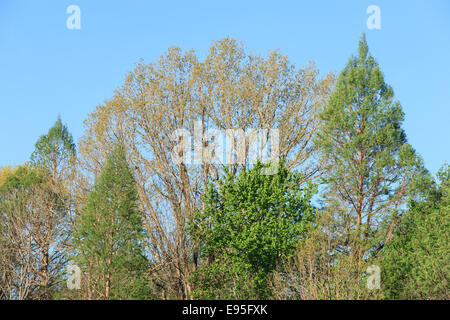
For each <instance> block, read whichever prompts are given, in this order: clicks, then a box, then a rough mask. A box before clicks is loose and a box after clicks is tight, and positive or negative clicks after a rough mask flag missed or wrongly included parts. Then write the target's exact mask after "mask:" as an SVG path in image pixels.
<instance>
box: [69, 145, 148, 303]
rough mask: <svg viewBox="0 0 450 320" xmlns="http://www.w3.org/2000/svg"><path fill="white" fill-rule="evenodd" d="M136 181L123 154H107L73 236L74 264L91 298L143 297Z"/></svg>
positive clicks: (144, 266)
mask: <svg viewBox="0 0 450 320" xmlns="http://www.w3.org/2000/svg"><path fill="white" fill-rule="evenodd" d="M144 236H145V233H144V228H143V222H142V218H141V213H140V211H139V208H138V202H137V192H136V190H135V181H134V178H133V175H132V172H131V170H130V168H129V167H128V164H127V161H126V156H125V152H124V150H123V149H122V148H121V147H119V146H117V147H116V148H115V149H114V150H113V151H112V152H111V153H110V154H109V157H108V160H107V163H106V165H105V167H104V168H103V170H102V173H101V175H100V177H99V178H98V180H97V182H96V184H95V186H94V188H93V190H92V191H91V193H90V195H89V198H88V200H87V204H86V207H85V210H84V212H83V213H82V214H81V216H80V217H79V221H78V226H77V228H76V232H75V235H74V239H75V240H74V244H75V251H76V256H75V257H74V261H75V263H76V264H77V265H79V266H80V268H81V269H82V271H83V272H84V275H85V277H84V279H83V280H84V281H83V284H84V285H85V286H86V289H87V292H88V294H87V295H88V298H90V299H144V298H148V286H147V284H146V283H147V281H146V276H145V272H146V270H147V259H146V257H145V252H144V246H143V239H144Z"/></svg>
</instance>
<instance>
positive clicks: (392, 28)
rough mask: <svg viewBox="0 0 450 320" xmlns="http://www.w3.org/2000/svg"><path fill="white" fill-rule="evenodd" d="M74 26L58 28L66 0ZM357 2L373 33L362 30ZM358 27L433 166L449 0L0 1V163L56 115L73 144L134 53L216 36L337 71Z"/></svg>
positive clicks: (149, 54) (444, 95) (445, 83)
mask: <svg viewBox="0 0 450 320" xmlns="http://www.w3.org/2000/svg"><path fill="white" fill-rule="evenodd" d="M72 4H74V5H78V6H79V8H80V9H81V29H80V30H69V29H68V28H67V27H66V20H67V18H68V17H69V16H70V14H67V13H66V9H67V7H68V6H69V5H72ZM369 5H377V6H378V7H379V8H380V10H381V29H380V30H369V29H368V28H367V26H366V21H367V19H368V18H369V16H370V15H369V14H367V13H366V9H367V7H368V6H369ZM362 32H366V35H367V40H368V43H369V48H370V50H371V52H372V54H373V55H374V57H375V58H376V59H377V60H378V62H379V63H380V65H381V68H382V70H383V71H384V74H385V79H386V81H387V82H388V83H389V84H390V85H391V86H392V87H393V89H394V92H395V94H396V97H397V99H398V100H399V101H400V102H401V104H402V106H403V110H404V112H405V114H406V115H405V123H404V128H405V130H406V133H407V136H408V140H409V142H410V143H411V144H412V145H413V147H414V148H415V149H416V150H417V151H418V152H419V153H420V154H421V155H422V157H423V158H424V160H425V165H426V166H427V168H428V169H429V170H430V171H431V172H433V173H435V172H436V171H437V170H438V168H439V167H440V165H441V164H442V163H443V162H444V161H448V162H450V148H449V147H450V121H449V120H450V1H448V0H429V1H426V0H422V1H413V0H408V1H401V0H395V1H392V0H391V1H381V0H370V1H365V0H352V1H351V0H340V1H335V0H326V1H325V0H314V1H311V0H309V1H298V0H297V1H280V0H278V1H275V0H273V1H262V0H258V1H244V0H241V1H234V0H233V1H231V0H227V1H212V0H209V1H194V0H190V1H144V0H140V1H139V0H122V1H114V0H70V1H66V0H47V1H42V0H29V1H21V0H0V111H1V113H0V114H1V116H0V150H1V151H0V166H3V165H14V164H20V163H23V162H24V161H26V160H28V158H29V155H30V154H31V152H32V151H33V149H34V143H35V142H36V140H37V138H38V137H39V136H40V135H41V134H44V133H46V131H47V130H48V128H49V127H50V126H51V125H52V124H53V123H54V122H55V120H56V119H57V116H58V114H60V115H61V117H62V120H63V122H65V123H66V124H67V125H68V126H69V129H70V131H71V132H72V134H73V135H74V137H75V139H76V140H77V141H78V139H79V138H80V137H81V135H82V134H83V121H84V119H86V115H87V114H88V113H90V112H92V111H93V110H94V108H95V106H96V105H98V104H100V103H102V102H103V101H104V100H105V99H107V98H109V97H111V95H112V93H113V90H114V89H115V88H116V87H117V86H119V85H120V84H121V83H122V82H123V80H124V76H125V74H126V73H127V72H128V71H130V70H131V69H132V68H133V66H134V64H135V63H136V62H138V61H139V59H140V58H143V59H144V61H145V62H150V61H152V60H155V59H157V58H158V57H159V56H160V55H161V54H162V53H164V52H165V51H166V50H167V48H168V47H170V46H179V47H181V48H182V49H183V50H188V49H191V48H193V49H194V50H195V51H196V52H197V53H198V54H199V55H200V56H203V55H204V54H205V52H206V50H207V48H208V47H209V46H210V44H211V41H213V40H219V39H222V38H224V37H226V36H230V37H233V38H236V39H238V40H240V41H244V42H245V44H246V46H247V47H248V49H250V50H251V51H253V52H255V53H260V54H266V53H267V52H268V51H269V50H272V49H280V51H281V52H282V53H283V54H286V55H288V56H289V59H290V60H291V61H292V62H295V63H296V64H297V65H298V66H301V65H304V64H306V63H307V62H308V60H313V61H314V62H315V63H316V65H317V67H318V68H319V69H320V71H321V72H322V73H326V72H329V71H340V70H341V69H342V68H343V67H344V65H345V63H346V62H347V60H348V58H349V57H350V55H351V54H355V53H356V51H357V45H358V40H359V38H360V36H361V34H362Z"/></svg>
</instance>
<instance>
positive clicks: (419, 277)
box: [382, 165, 450, 299]
mask: <svg viewBox="0 0 450 320" xmlns="http://www.w3.org/2000/svg"><path fill="white" fill-rule="evenodd" d="M438 177H439V179H440V185H439V186H438V188H430V190H429V191H428V192H427V191H426V190H424V191H423V193H426V194H428V197H427V198H426V199H425V200H422V201H414V200H413V201H411V202H410V203H409V210H408V212H407V213H406V214H405V216H404V217H403V223H402V225H401V228H399V229H398V230H397V232H396V234H395V238H394V240H393V241H392V242H391V243H389V244H388V245H387V247H386V248H385V250H384V252H383V258H382V279H383V281H382V284H383V289H384V292H385V294H386V298H389V299H450V261H449V252H450V241H449V239H450V238H449V237H450V167H449V166H448V165H447V166H444V167H442V169H441V170H440V171H439V173H438Z"/></svg>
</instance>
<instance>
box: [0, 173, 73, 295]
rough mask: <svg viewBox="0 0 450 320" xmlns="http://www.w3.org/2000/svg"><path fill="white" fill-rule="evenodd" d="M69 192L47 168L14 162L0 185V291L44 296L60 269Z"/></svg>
mask: <svg viewBox="0 0 450 320" xmlns="http://www.w3.org/2000/svg"><path fill="white" fill-rule="evenodd" d="M67 201H68V197H67V195H66V193H65V192H64V188H63V187H62V186H60V185H55V183H54V182H53V181H52V180H51V178H50V176H49V174H48V171H46V170H42V169H40V168H37V167H33V166H28V165H24V166H19V167H17V168H16V169H15V170H14V171H11V172H10V174H9V175H8V176H7V178H6V180H5V181H4V183H3V184H2V185H1V186H0V213H1V214H0V242H1V245H0V291H1V293H2V295H3V296H4V297H5V298H7V299H19V300H22V299H49V298H52V297H53V294H54V292H55V290H56V288H57V286H58V282H59V280H60V277H61V275H62V273H63V271H64V267H65V263H66V256H65V244H66V240H67V237H68V236H69V230H68V229H67V223H66V221H65V214H64V212H65V208H66V207H67Z"/></svg>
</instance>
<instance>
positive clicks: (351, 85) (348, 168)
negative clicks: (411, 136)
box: [316, 35, 425, 242]
mask: <svg viewBox="0 0 450 320" xmlns="http://www.w3.org/2000/svg"><path fill="white" fill-rule="evenodd" d="M393 97H394V92H393V90H392V88H391V87H390V86H389V85H388V84H386V83H385V81H384V77H383V73H382V72H381V70H380V67H379V65H378V63H377V62H376V61H375V59H374V58H373V57H372V56H371V55H370V53H369V49H368V46H367V42H366V38H365V35H363V36H362V39H361V40H360V42H359V52H358V55H357V56H356V57H352V58H351V59H350V60H349V61H348V63H347V65H346V66H345V68H344V69H343V70H342V72H341V73H340V75H339V77H338V80H337V83H336V87H335V89H334V91H333V93H332V95H331V97H330V100H329V102H328V104H327V106H326V107H325V108H324V110H323V111H322V113H321V117H322V120H323V122H322V126H321V129H320V132H319V134H318V137H317V140H316V142H317V144H318V145H319V146H320V148H321V152H322V160H323V162H324V163H325V165H326V167H327V170H326V172H325V173H324V175H323V176H322V178H323V180H324V181H325V182H326V183H327V186H328V191H329V194H328V195H327V200H328V205H330V206H335V208H336V209H335V210H336V211H339V210H340V211H342V212H343V214H344V216H345V219H348V220H349V221H350V222H349V228H351V229H353V230H358V232H359V230H364V235H365V238H366V239H367V240H370V237H372V236H374V237H377V235H375V233H377V230H378V231H380V230H381V228H376V226H377V225H380V223H381V224H382V223H383V220H386V219H387V220H389V219H391V216H392V215H393V216H397V214H398V211H399V210H400V209H401V206H402V204H403V203H404V202H405V197H406V195H407V192H408V186H409V183H410V181H411V180H412V176H414V175H415V174H416V173H417V172H420V174H423V173H424V172H425V170H424V169H423V166H422V162H421V160H420V158H419V157H418V156H417V155H416V153H415V151H414V149H413V148H412V147H411V146H410V145H409V144H407V143H406V135H405V132H404V131H403V129H402V128H401V125H402V122H403V117H404V115H403V111H402V108H401V105H400V103H399V102H397V101H395V100H394V98H393ZM383 233H384V232H381V233H380V234H383ZM357 234H358V233H357ZM380 234H379V235H380ZM379 235H378V236H379ZM379 241H382V240H381V238H380V239H376V242H379Z"/></svg>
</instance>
